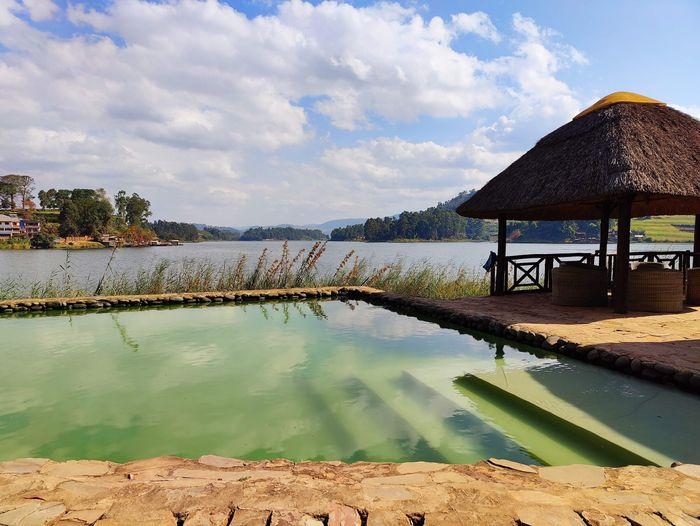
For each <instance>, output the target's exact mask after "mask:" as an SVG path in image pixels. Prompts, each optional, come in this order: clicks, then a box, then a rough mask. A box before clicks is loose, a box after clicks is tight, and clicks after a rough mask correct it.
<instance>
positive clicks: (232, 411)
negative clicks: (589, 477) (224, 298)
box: [0, 301, 700, 465]
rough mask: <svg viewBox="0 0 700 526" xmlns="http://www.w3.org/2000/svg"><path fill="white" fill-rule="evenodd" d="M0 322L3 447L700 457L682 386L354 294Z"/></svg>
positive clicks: (301, 454)
mask: <svg viewBox="0 0 700 526" xmlns="http://www.w3.org/2000/svg"><path fill="white" fill-rule="evenodd" d="M0 327H1V331H2V345H1V346H0V363H2V369H1V371H0V375H1V377H2V380H1V381H0V460H2V459H8V458H15V457H50V458H54V459H57V460H58V459H70V458H100V459H111V460H115V461H124V460H127V459H134V458H143V457H150V456H155V455H163V454H176V455H181V456H186V457H197V456H199V455H202V454H206V453H214V454H219V455H225V456H233V457H241V458H248V459H259V458H275V457H286V458H290V459H295V460H301V459H342V460H346V461H351V460H392V461H404V460H433V461H444V462H473V461H476V460H479V459H483V458H488V457H490V456H496V457H502V458H510V459H514V460H519V461H523V462H529V463H547V464H563V463H572V462H584V463H597V464H605V465H617V464H626V463H630V462H641V463H649V462H656V463H668V462H670V461H671V460H676V459H678V460H683V461H696V462H697V461H698V460H700V457H699V453H698V450H697V447H696V444H697V440H698V429H697V426H696V423H697V421H698V418H699V417H700V414H699V413H698V404H697V401H696V400H695V399H694V398H693V397H691V396H689V395H686V394H683V393H680V392H677V391H673V390H671V389H667V388H664V387H660V386H657V385H654V384H651V383H648V382H641V381H639V380H636V379H634V378H630V377H625V376H622V375H618V374H616V373H614V372H612V371H608V370H605V369H600V368H595V367H593V366H589V365H587V364H585V363H579V362H575V361H569V360H567V359H564V358H555V357H552V356H549V357H547V356H544V355H542V354H538V355H535V354H532V353H531V352H534V350H533V349H530V351H531V352H528V348H526V347H522V348H518V347H513V346H511V345H508V344H505V343H504V341H501V340H497V339H486V340H482V339H479V338H478V337H475V336H472V335H469V334H459V333H458V332H456V331H453V330H449V329H444V328H440V327H439V326H438V325H435V324H433V323H429V322H424V321H420V320H417V319H414V318H411V317H406V316H402V315H398V314H396V313H393V312H390V311H388V310H385V309H382V308H380V307H375V306H371V305H368V304H366V303H363V302H341V301H326V302H298V303H264V304H259V305H258V304H255V305H246V306H244V305H233V304H224V305H219V306H208V307H198V306H193V307H182V308H170V309H168V308H164V309H152V310H149V311H148V312H143V311H137V310H122V311H105V312H99V313H97V312H95V313H83V314H76V315H47V314H42V315H28V314H25V315H13V316H10V317H7V316H6V317H2V318H0ZM463 375H467V376H463ZM457 378H459V380H458V381H455V379H457ZM504 382H505V383H504ZM504 389H505V390H504ZM506 391H509V392H510V394H508V393H506ZM513 393H514V394H516V395H517V396H519V397H521V398H523V399H527V400H528V403H526V404H524V405H523V404H521V403H520V402H519V401H518V399H516V400H514V399H513ZM542 397H546V402H542ZM610 400H614V404H611V403H610ZM538 406H539V407H543V408H546V409H547V411H551V414H550V413H547V414H545V413H543V412H542V411H541V410H540V409H538ZM551 415H557V417H556V418H555V417H553V416H551ZM581 428H585V429H589V430H591V431H593V432H595V433H596V434H598V435H600V436H604V437H607V438H608V439H609V440H613V441H614V443H615V444H617V446H614V445H611V443H608V442H604V441H602V440H601V439H599V438H596V437H595V436H593V438H592V436H591V435H589V434H587V433H586V432H585V431H583V430H582V429H581ZM640 455H641V457H642V459H641V460H640V459H639V456H640Z"/></svg>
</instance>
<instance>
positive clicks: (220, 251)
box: [0, 241, 691, 290]
mask: <svg viewBox="0 0 700 526" xmlns="http://www.w3.org/2000/svg"><path fill="white" fill-rule="evenodd" d="M312 245H313V243H311V242H306V241H291V242H289V246H290V251H291V252H292V253H293V254H294V253H296V252H297V251H298V250H300V249H301V248H305V249H307V250H308V249H309V248H310V247H311V246H312ZM281 246H282V243H281V242H266V241H261V242H255V241H220V242H205V243H188V244H185V245H183V246H179V247H144V248H122V249H119V250H118V252H117V255H116V258H115V260H114V261H113V263H112V268H113V269H114V270H115V271H127V272H134V273H135V272H136V271H138V269H139V268H151V267H152V266H153V265H154V264H155V263H156V262H157V261H158V260H160V259H169V260H173V261H178V260H183V259H191V258H202V259H207V260H210V261H212V262H215V263H222V262H231V261H234V260H235V259H236V258H237V257H238V256H239V255H240V254H247V255H248V256H249V259H250V260H251V262H254V261H255V260H256V259H257V257H258V256H259V255H260V253H261V252H262V250H263V249H264V248H267V249H268V250H269V251H270V252H271V257H273V258H274V257H275V255H276V254H279V252H280V250H281ZM597 248H598V246H597V245H583V244H537V243H512V244H509V245H508V253H509V254H527V253H547V252H550V253H551V252H593V251H595V250H596V249H597ZM690 248H691V245H689V244H666V243H655V244H642V243H639V244H634V245H633V247H632V250H633V251H634V250H688V249H690ZM350 250H355V251H356V253H357V254H358V255H359V256H361V257H365V258H367V259H369V260H370V261H371V262H372V263H373V264H374V265H376V266H381V265H383V264H385V263H392V262H394V261H396V260H397V259H403V260H404V261H406V262H407V263H411V262H416V261H423V260H427V261H430V262H432V263H434V264H438V265H447V264H451V265H457V266H466V267H467V268H472V269H481V265H482V264H483V263H484V262H485V261H486V259H487V258H488V255H489V252H490V251H492V250H493V251H495V250H496V244H495V243H488V242H473V243H352V242H329V243H328V245H327V250H326V253H325V255H324V256H323V257H322V258H321V260H320V261H319V266H320V268H321V270H332V269H335V268H336V266H337V265H338V263H339V262H340V260H341V259H342V258H343V256H345V254H347V252H348V251H350ZM614 251H615V247H614V246H612V245H611V246H610V252H614ZM66 254H67V252H66V251H62V250H31V251H30V250H15V251H10V250H2V251H0V282H2V281H4V280H7V279H13V280H18V281H21V282H24V283H31V282H36V281H40V280H42V281H43V280H46V279H47V278H48V277H49V276H51V274H52V273H54V274H58V275H60V276H63V270H62V269H61V266H64V267H65V266H66ZM110 254H111V251H109V250H82V251H78V250H75V251H70V253H69V257H70V261H69V273H70V275H71V276H72V277H73V278H74V279H73V282H75V283H77V284H79V285H84V288H86V289H88V290H89V289H91V288H93V287H94V285H95V284H96V283H97V281H98V280H99V278H100V276H102V274H103V273H104V272H105V268H106V266H107V262H108V261H109V258H110Z"/></svg>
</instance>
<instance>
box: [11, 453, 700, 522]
mask: <svg viewBox="0 0 700 526" xmlns="http://www.w3.org/2000/svg"><path fill="white" fill-rule="evenodd" d="M698 518H700V466H696V465H690V464H685V465H681V466H678V467H676V468H653V467H640V466H630V467H625V468H615V469H611V468H600V467H595V466H561V467H544V468H543V467H534V466H526V465H523V464H518V463H515V462H510V461H504V460H498V459H491V460H490V461H489V462H488V463H487V462H481V463H478V464H474V465H446V464H432V463H425V462H416V463H406V464H391V463H356V464H343V463H340V462H301V463H291V462H288V461H285V460H273V461H263V462H243V461H240V460H235V459H230V458H223V457H217V456H212V455H208V456H204V457H201V458H200V459H199V461H193V460H186V459H181V458H177V457H159V458H154V459H150V460H140V461H135V462H129V463H127V464H114V463H111V462H100V461H88V460H86V461H69V462H63V463H56V462H51V461H48V460H45V459H19V460H15V461H10V462H3V463H0V524H3V525H13V526H14V525H18V526H19V525H36V524H53V525H61V526H69V525H73V526H77V525H85V524H95V525H100V526H107V525H115V524H123V525H133V524H141V525H152V526H156V525H169V526H177V525H183V526H226V525H229V524H230V525H232V526H243V525H245V526H266V525H271V526H282V525H305V526H322V525H326V526H362V525H367V526H384V525H392V526H393V525H403V526H415V525H420V524H426V525H433V524H435V525H443V526H450V525H515V524H518V525H525V526H527V525H529V526H547V525H552V526H554V525H557V526H567V525H572V526H573V525H577V526H586V525H588V526H593V525H598V526H602V525H627V526H629V525H642V526H647V525H650V526H651V525H665V526H669V525H673V526H687V525H693V524H700V522H699V521H698Z"/></svg>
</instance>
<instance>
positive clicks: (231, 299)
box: [0, 286, 700, 395]
mask: <svg viewBox="0 0 700 526" xmlns="http://www.w3.org/2000/svg"><path fill="white" fill-rule="evenodd" d="M337 298H347V299H357V300H363V301H366V302H367V303H370V304H373V305H379V306H382V307H384V308H387V309H389V310H391V311H394V312H397V313H399V314H404V315H410V316H414V317H416V318H420V319H422V320H425V321H430V322H434V323H437V324H438V325H440V326H443V327H446V328H451V329H457V330H460V329H461V330H471V331H478V332H482V333H487V334H491V335H493V336H498V337H501V338H504V339H506V340H509V341H513V342H516V343H519V344H525V345H529V346H531V347H536V348H541V349H543V350H545V351H549V352H553V353H556V354H561V355H564V356H568V357H569V358H574V359H576V360H580V361H584V362H587V363H590V364H593V365H598V366H602V367H606V368H608V369H613V370H615V371H618V372H620V373H623V374H628V375H632V376H635V377H638V378H641V379H643V380H647V381H652V382H657V383H662V384H666V385H669V386H674V387H677V388H679V389H681V390H683V391H687V392H690V393H693V394H696V395H700V374H698V373H696V372H693V371H689V370H686V369H683V368H680V367H677V366H674V365H673V364H669V363H668V362H665V361H663V360H659V361H651V360H639V359H630V357H629V356H627V355H626V354H625V353H624V351H617V350H611V349H605V348H602V347H599V346H596V345H581V344H579V343H578V342H575V341H571V340H569V339H567V338H566V337H562V336H560V335H556V334H545V333H542V332H537V331H532V330H528V329H526V328H521V327H519V326H518V324H517V323H516V324H507V323H503V322H501V321H500V320H498V319H497V318H496V317H494V316H489V315H484V314H480V313H478V312H469V313H465V312H463V311H462V310H459V309H457V308H455V307H453V306H450V305H449V304H441V303H438V302H436V301H435V300H431V299H427V298H421V297H414V296H406V295H402V294H396V293H391V292H386V291H383V290H380V289H376V288H372V287H366V286H332V287H299V288H287V289H260V290H237V291H214V292H190V293H164V294H139V295H114V296H83V297H75V298H20V299H15V300H2V301H0V319H1V318H2V317H3V316H4V315H11V314H15V313H29V312H36V313H39V312H46V311H65V312H70V311H88V310H92V311H96V310H103V309H110V308H112V307H119V308H122V307H127V308H128V307H149V306H161V305H172V306H177V305H195V304H218V303H249V302H256V303H260V302H266V301H280V300H282V301H284V300H293V301H298V300H307V299H311V300H314V299H337Z"/></svg>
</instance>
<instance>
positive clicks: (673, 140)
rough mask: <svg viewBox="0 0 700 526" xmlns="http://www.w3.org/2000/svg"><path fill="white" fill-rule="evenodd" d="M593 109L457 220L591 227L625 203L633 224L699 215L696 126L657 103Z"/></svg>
mask: <svg viewBox="0 0 700 526" xmlns="http://www.w3.org/2000/svg"><path fill="white" fill-rule="evenodd" d="M599 102H601V101H599ZM652 102H657V101H653V100H652ZM596 105H598V108H596V107H595V106H596ZM596 105H594V106H593V107H592V108H591V110H592V111H590V112H588V110H586V111H584V112H582V113H581V114H579V116H577V118H575V119H574V120H572V121H571V122H569V123H567V124H565V125H564V126H562V127H561V128H558V129H557V130H555V131H553V132H552V133H550V134H549V135H546V136H545V137H543V138H542V139H540V140H539V141H538V142H537V144H536V145H535V147H534V148H532V149H531V150H530V151H528V152H527V153H526V154H524V155H523V156H522V157H520V158H519V159H518V160H516V161H515V162H514V163H513V164H511V165H510V166H509V167H508V168H506V169H505V170H503V171H502V172H501V173H500V174H498V175H497V176H496V177H494V178H493V179H491V181H489V182H488V183H487V184H486V185H485V186H484V187H483V188H482V189H481V190H479V191H478V192H477V193H476V194H475V195H474V196H473V197H472V198H471V199H469V200H468V201H466V202H465V203H463V204H462V205H461V206H460V207H459V208H458V209H457V212H458V213H459V214H461V215H463V216H466V217H481V218H491V219H495V218H497V217H499V216H501V215H502V216H505V217H507V218H508V219H528V220H537V219H542V220H547V219H597V218H600V217H601V215H602V210H603V207H604V206H606V205H608V204H610V203H614V202H616V201H617V200H618V199H619V198H620V197H623V196H630V197H632V198H633V204H632V215H633V216H634V217H639V216H646V215H660V214H675V215H677V214H700V121H698V120H696V119H694V118H693V117H691V116H689V115H686V114H684V113H681V112H680V111H677V110H674V109H673V108H670V107H667V106H665V105H663V104H661V103H650V102H648V101H645V102H644V103H640V102H638V101H637V102H618V101H615V100H613V102H608V103H607V104H599V103H596ZM611 216H612V217H616V210H615V209H613V211H612V212H611Z"/></svg>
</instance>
